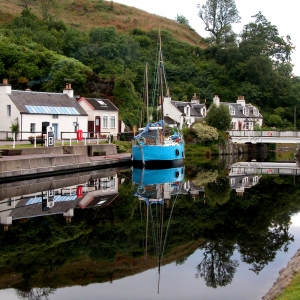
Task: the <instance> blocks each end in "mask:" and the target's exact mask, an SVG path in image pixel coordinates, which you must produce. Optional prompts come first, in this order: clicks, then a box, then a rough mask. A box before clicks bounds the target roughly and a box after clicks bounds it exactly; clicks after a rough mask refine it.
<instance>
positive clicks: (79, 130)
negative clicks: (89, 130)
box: [76, 129, 82, 141]
mask: <svg viewBox="0 0 300 300" xmlns="http://www.w3.org/2000/svg"><path fill="white" fill-rule="evenodd" d="M76 133H77V140H78V141H82V130H81V129H78V130H77V132H76Z"/></svg>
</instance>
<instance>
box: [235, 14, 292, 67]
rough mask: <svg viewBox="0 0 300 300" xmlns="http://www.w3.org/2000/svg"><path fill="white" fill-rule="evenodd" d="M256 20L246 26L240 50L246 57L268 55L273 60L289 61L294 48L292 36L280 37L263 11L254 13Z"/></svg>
mask: <svg viewBox="0 0 300 300" xmlns="http://www.w3.org/2000/svg"><path fill="white" fill-rule="evenodd" d="M253 18H255V22H251V23H249V24H247V25H245V26H244V28H243V31H242V34H241V38H242V41H241V43H240V50H241V51H242V53H243V54H244V55H246V57H250V56H259V55H261V56H267V57H269V58H271V59H272V60H273V61H277V62H280V63H289V62H290V60H291V54H292V50H293V49H294V47H293V45H292V43H291V38H290V36H286V39H284V38H283V37H280V36H279V34H278V30H277V27H276V26H275V25H272V24H271V23H270V22H268V20H267V19H266V18H265V17H264V16H263V14H262V13H261V12H259V13H258V14H256V15H254V16H253Z"/></svg>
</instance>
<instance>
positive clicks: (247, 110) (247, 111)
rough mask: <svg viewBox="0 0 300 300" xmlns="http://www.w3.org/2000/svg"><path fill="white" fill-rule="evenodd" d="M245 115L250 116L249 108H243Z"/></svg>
mask: <svg viewBox="0 0 300 300" xmlns="http://www.w3.org/2000/svg"><path fill="white" fill-rule="evenodd" d="M243 114H244V115H245V116H249V108H248V107H243Z"/></svg>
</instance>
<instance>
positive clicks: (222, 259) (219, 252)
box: [196, 242, 239, 288]
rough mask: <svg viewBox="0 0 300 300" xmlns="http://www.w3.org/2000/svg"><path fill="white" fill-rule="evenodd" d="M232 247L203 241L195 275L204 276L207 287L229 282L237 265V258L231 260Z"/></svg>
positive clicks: (224, 284) (223, 284) (215, 286)
mask: <svg viewBox="0 0 300 300" xmlns="http://www.w3.org/2000/svg"><path fill="white" fill-rule="evenodd" d="M232 248H233V247H232V246H230V247H228V245H227V247H226V245H223V244H222V242H221V243H220V242H215V243H213V242H212V243H205V245H203V246H201V247H200V249H203V250H204V252H203V256H204V258H203V260H202V261H201V262H200V263H199V264H198V265H197V271H198V273H197V274H196V277H199V276H200V277H202V278H204V280H205V282H206V285H207V286H208V287H213V288H217V287H218V286H226V285H227V284H229V283H231V281H232V279H233V277H234V274H235V271H236V268H237V267H238V266H239V263H238V261H237V260H231V259H230V257H231V256H232V255H233V250H234V249H232Z"/></svg>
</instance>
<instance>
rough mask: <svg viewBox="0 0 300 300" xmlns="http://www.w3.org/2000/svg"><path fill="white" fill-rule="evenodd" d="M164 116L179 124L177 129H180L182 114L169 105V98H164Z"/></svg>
mask: <svg viewBox="0 0 300 300" xmlns="http://www.w3.org/2000/svg"><path fill="white" fill-rule="evenodd" d="M164 115H165V116H169V117H170V118H172V119H173V120H174V121H176V122H177V123H179V124H180V125H179V127H180V128H182V124H183V117H182V116H181V115H182V112H181V111H179V110H178V109H177V108H176V107H175V106H174V105H173V104H171V97H165V98H164Z"/></svg>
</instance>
